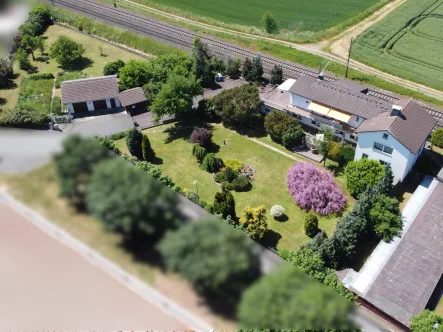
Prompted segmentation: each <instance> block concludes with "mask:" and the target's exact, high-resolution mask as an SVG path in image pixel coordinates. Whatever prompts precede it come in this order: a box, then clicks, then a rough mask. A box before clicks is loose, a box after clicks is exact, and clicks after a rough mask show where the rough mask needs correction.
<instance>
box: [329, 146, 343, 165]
mask: <svg viewBox="0 0 443 332" xmlns="http://www.w3.org/2000/svg"><path fill="white" fill-rule="evenodd" d="M342 150H343V144H341V143H338V142H331V150H329V153H328V158H329V159H331V160H333V161H337V162H338V160H339V159H340V154H341V152H342Z"/></svg>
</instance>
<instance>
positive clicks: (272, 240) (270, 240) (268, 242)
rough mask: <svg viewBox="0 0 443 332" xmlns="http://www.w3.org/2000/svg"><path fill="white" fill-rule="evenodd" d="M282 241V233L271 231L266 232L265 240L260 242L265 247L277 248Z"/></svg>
mask: <svg viewBox="0 0 443 332" xmlns="http://www.w3.org/2000/svg"><path fill="white" fill-rule="evenodd" d="M280 239H281V235H280V233H277V232H276V231H274V230H272V229H269V230H268V231H267V232H266V234H265V236H264V237H263V239H262V240H261V241H260V244H261V245H263V246H265V247H270V248H276V247H277V245H278V242H279V241H280Z"/></svg>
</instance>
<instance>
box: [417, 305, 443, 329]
mask: <svg viewBox="0 0 443 332" xmlns="http://www.w3.org/2000/svg"><path fill="white" fill-rule="evenodd" d="M435 323H438V325H439V328H438V329H437V330H435V329H434V326H435ZM442 325H443V317H442V316H440V315H438V314H437V313H436V312H435V311H431V310H428V309H426V310H424V311H422V312H421V313H419V314H418V315H416V316H414V317H412V319H411V324H410V325H409V328H410V329H411V332H432V331H436V332H439V331H441V328H440V326H442Z"/></svg>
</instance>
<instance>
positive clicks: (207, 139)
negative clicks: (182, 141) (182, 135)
mask: <svg viewBox="0 0 443 332" xmlns="http://www.w3.org/2000/svg"><path fill="white" fill-rule="evenodd" d="M211 139H212V131H210V130H209V129H206V128H197V127H195V128H194V130H193V131H192V134H191V137H190V138H189V141H190V142H191V143H196V144H199V145H200V146H202V147H204V148H208V147H209V146H210V145H211V143H212V142H211Z"/></svg>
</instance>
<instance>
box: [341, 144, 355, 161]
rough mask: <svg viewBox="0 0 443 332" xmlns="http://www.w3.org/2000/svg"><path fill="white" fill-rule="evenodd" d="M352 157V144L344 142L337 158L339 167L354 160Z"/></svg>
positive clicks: (353, 149)
mask: <svg viewBox="0 0 443 332" xmlns="http://www.w3.org/2000/svg"><path fill="white" fill-rule="evenodd" d="M354 157H355V148H354V147H353V146H352V145H349V144H344V145H343V148H342V150H341V152H340V157H339V158H338V164H339V165H340V166H341V167H345V166H346V165H347V164H349V163H350V162H351V161H353V160H354Z"/></svg>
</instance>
